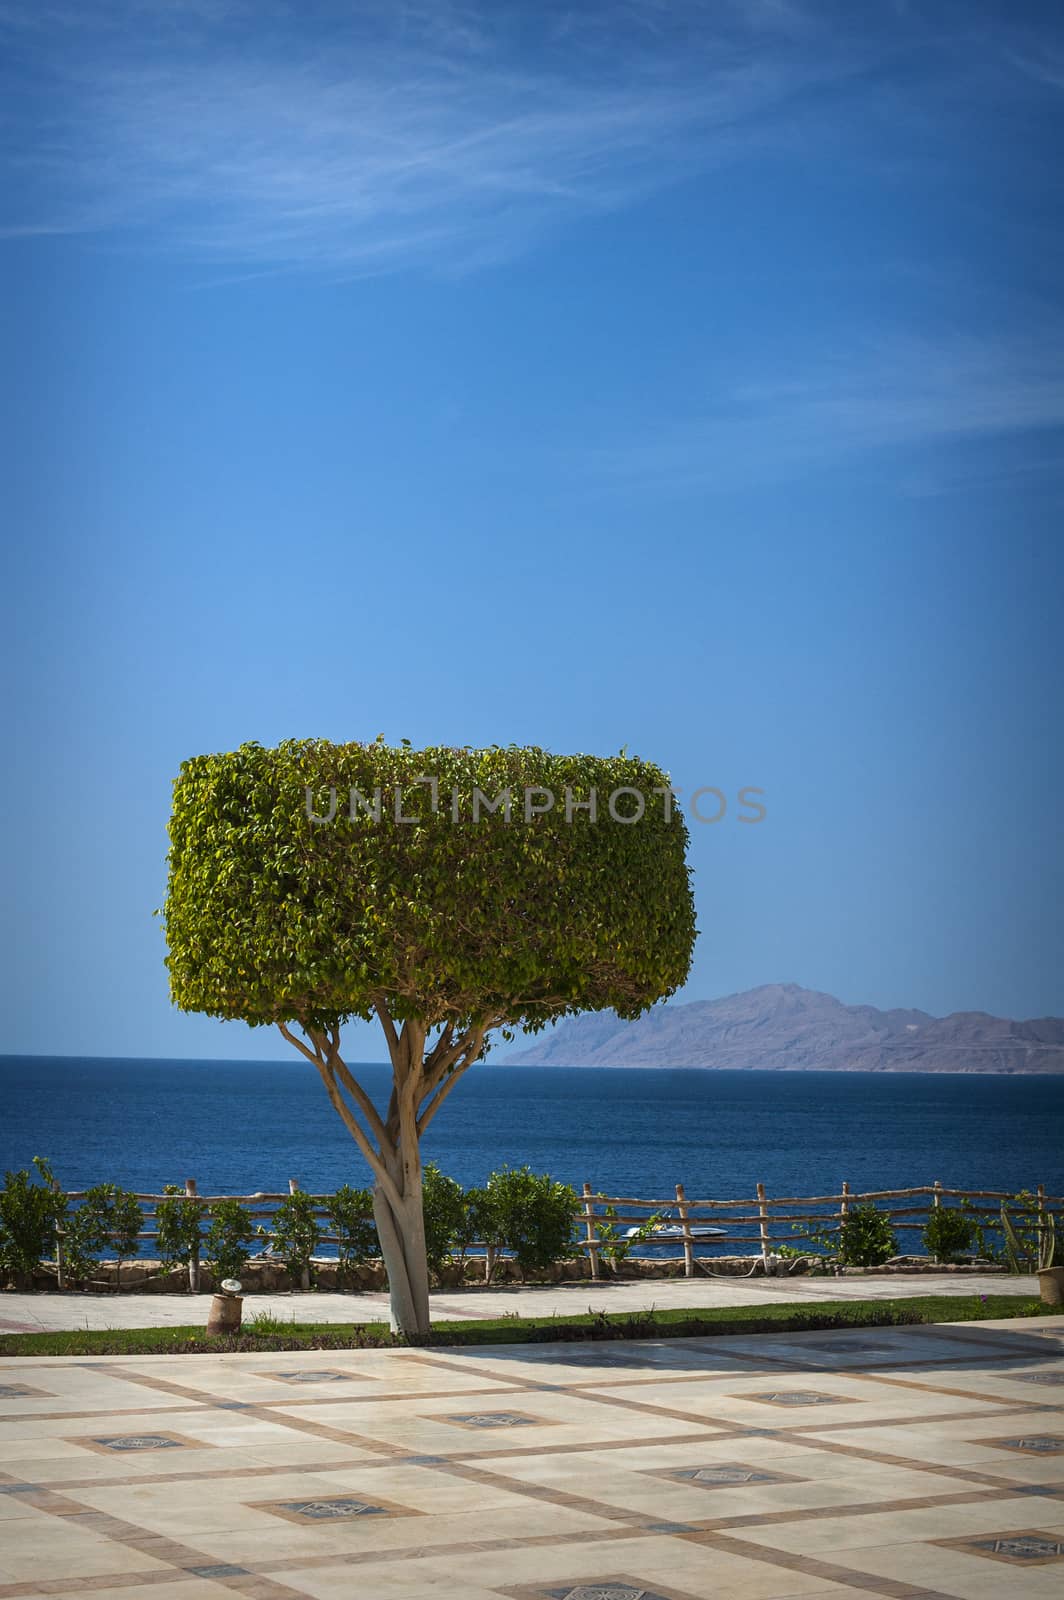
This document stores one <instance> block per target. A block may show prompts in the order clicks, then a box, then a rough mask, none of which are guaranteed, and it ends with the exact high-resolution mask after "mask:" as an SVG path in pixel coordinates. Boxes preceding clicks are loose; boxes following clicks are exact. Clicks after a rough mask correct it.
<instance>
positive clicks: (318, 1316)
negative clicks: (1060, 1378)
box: [0, 1272, 1038, 1333]
mask: <svg viewBox="0 0 1064 1600" xmlns="http://www.w3.org/2000/svg"><path fill="white" fill-rule="evenodd" d="M924 1294H948V1295H955V1294H1028V1295H1030V1296H1031V1298H1032V1299H1035V1300H1036V1299H1037V1298H1038V1279H1037V1278H1035V1277H1011V1276H1003V1275H1002V1274H1000V1273H993V1272H989V1273H986V1274H972V1275H971V1276H968V1275H964V1276H962V1275H960V1274H958V1273H947V1272H944V1273H941V1274H939V1273H910V1274H903V1273H898V1274H893V1273H892V1274H890V1275H888V1276H884V1277H879V1276H874V1277H843V1278H813V1277H801V1278H659V1279H655V1280H652V1281H650V1282H648V1281H647V1280H646V1279H642V1280H640V1281H639V1282H634V1283H600V1284H595V1285H591V1284H589V1283H574V1284H564V1283H563V1284H556V1285H547V1286H542V1287H537V1288H531V1289H520V1288H500V1289H452V1290H448V1291H447V1292H445V1293H441V1294H434V1295H433V1296H432V1297H431V1310H432V1319H433V1321H434V1322H440V1321H454V1320H459V1319H465V1318H474V1317H503V1316H508V1315H509V1316H514V1315H518V1316H523V1317H532V1316H535V1317H549V1316H559V1317H564V1316H574V1315H578V1314H579V1313H581V1312H585V1311H587V1310H588V1309H589V1308H590V1309H592V1310H595V1311H599V1310H606V1311H645V1310H646V1309H647V1308H648V1307H650V1306H656V1307H657V1308H658V1309H659V1310H663V1309H664V1308H665V1307H667V1306H684V1307H688V1306H748V1305H758V1304H762V1303H764V1302H766V1301H772V1302H775V1303H777V1304H778V1303H779V1302H781V1301H794V1302H796V1303H801V1302H803V1301H809V1300H883V1299H893V1298H896V1297H898V1296H900V1295H924ZM210 1303H211V1296H210V1295H209V1294H201V1295H181V1294H126V1295H113V1294H102V1295H101V1294H77V1293H70V1294H0V1333H34V1332H42V1331H48V1330H55V1331H59V1330H62V1329H71V1328H173V1327H188V1326H192V1327H195V1326H199V1327H203V1326H204V1325H205V1324H206V1321H207V1312H208V1310H209V1309H210ZM260 1312H269V1313H271V1314H272V1315H273V1316H277V1317H282V1318H284V1319H286V1320H290V1321H295V1322H387V1320H388V1296H387V1295H386V1294H256V1295H249V1296H248V1297H247V1299H246V1300H245V1302H244V1316H245V1319H247V1318H249V1317H253V1316H255V1315H257V1314H258V1313H260Z"/></svg>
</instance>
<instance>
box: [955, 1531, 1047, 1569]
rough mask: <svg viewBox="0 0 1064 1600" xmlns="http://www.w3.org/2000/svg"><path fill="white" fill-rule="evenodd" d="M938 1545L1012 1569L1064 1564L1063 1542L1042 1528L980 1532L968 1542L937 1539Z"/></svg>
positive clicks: (964, 1540) (967, 1539)
mask: <svg viewBox="0 0 1064 1600" xmlns="http://www.w3.org/2000/svg"><path fill="white" fill-rule="evenodd" d="M934 1543H935V1544H941V1545H945V1546H946V1547H947V1548H949V1549H953V1550H962V1551H970V1552H971V1553H972V1554H973V1555H978V1556H987V1557H989V1558H990V1559H991V1560H994V1561H1007V1562H1008V1563H1009V1564H1010V1565H1012V1566H1018V1567H1029V1566H1039V1567H1041V1566H1045V1565H1046V1564H1047V1563H1048V1562H1056V1561H1064V1539H1058V1538H1056V1537H1055V1536H1054V1535H1053V1534H1051V1533H1046V1532H1044V1531H1043V1530H1042V1529H1039V1528H1018V1529H1016V1530H1015V1531H1014V1532H1008V1533H980V1534H976V1535H975V1536H974V1537H969V1538H966V1539H936V1540H934Z"/></svg>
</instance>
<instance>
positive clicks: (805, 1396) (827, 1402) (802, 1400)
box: [730, 1389, 842, 1406]
mask: <svg viewBox="0 0 1064 1600" xmlns="http://www.w3.org/2000/svg"><path fill="white" fill-rule="evenodd" d="M730 1398H731V1399H732V1400H760V1401H761V1402H762V1403H763V1404H764V1405H766V1406H834V1405H839V1404H840V1403H841V1398H842V1397H841V1396H840V1395H837V1394H819V1393H818V1392H817V1391H816V1390H815V1389H767V1390H765V1391H764V1393H762V1394H734V1395H731V1396H730Z"/></svg>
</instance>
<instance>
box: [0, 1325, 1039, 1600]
mask: <svg viewBox="0 0 1064 1600" xmlns="http://www.w3.org/2000/svg"><path fill="white" fill-rule="evenodd" d="M1062 1402H1064V1317H1057V1318H1053V1319H1030V1320H1024V1321H1014V1322H1008V1323H992V1324H991V1323H982V1324H972V1323H965V1324H954V1325H942V1326H938V1327H922V1328H886V1329H863V1330H861V1331H860V1332H855V1333H852V1334H850V1333H834V1334H832V1333H824V1332H821V1333H817V1334H808V1335H805V1334H791V1335H762V1336H752V1337H744V1338H741V1339H739V1338H725V1339H708V1340H695V1339H692V1340H686V1341H682V1340H678V1341H662V1342H654V1341H646V1342H638V1343H616V1344H613V1343H611V1344H605V1345H591V1346H588V1345H576V1346H572V1345H569V1346H567V1345H563V1344H552V1345H538V1346H510V1347H505V1346H491V1347H481V1348H478V1349H470V1350H467V1351H463V1350H456V1349H448V1350H444V1349H434V1350H431V1351H423V1350H395V1351H370V1350H352V1351H349V1352H348V1351H336V1350H330V1351H327V1352H320V1351H319V1352H314V1351H307V1352H296V1353H292V1352H286V1353H283V1354H278V1355H266V1354H255V1355H238V1356H224V1355H219V1356H209V1355H202V1356H186V1357H174V1356H160V1357H137V1358H132V1357H130V1358H111V1357H94V1358H85V1359H81V1358H74V1357H70V1358H61V1359H53V1360H44V1359H36V1358H33V1359H14V1358H9V1359H6V1360H2V1361H0V1600H18V1597H22V1596H26V1597H30V1596H35V1595H43V1594H48V1595H59V1596H70V1597H71V1600H73V1597H74V1596H80V1595H83V1594H86V1593H91V1594H94V1595H97V1596H105V1597H107V1596H111V1595H112V1593H113V1595H114V1600H149V1597H151V1600H211V1597H213V1596H219V1595H221V1593H222V1592H223V1591H225V1590H228V1591H230V1592H232V1593H235V1594H240V1595H246V1596H249V1597H251V1600H297V1597H298V1600H304V1597H314V1600H332V1597H334V1596H335V1597H340V1596H344V1597H347V1596H358V1597H365V1600H378V1597H379V1600H420V1597H422V1596H424V1597H430V1600H499V1597H508V1600H710V1597H712V1600H784V1597H786V1596H795V1597H797V1596H802V1597H805V1600H828V1597H829V1596H833V1597H838V1600H844V1597H847V1596H853V1597H856V1596H864V1597H867V1596H869V1595H882V1596H890V1597H898V1600H902V1597H911V1600H916V1597H922V1600H934V1597H936V1596H952V1597H956V1600H969V1597H970V1600H998V1597H1005V1596H1007V1597H1010V1600H1011V1597H1013V1596H1017V1597H1022V1600H1026V1597H1028V1596H1029V1597H1031V1600H1041V1597H1045V1600H1050V1597H1053V1600H1057V1597H1059V1596H1060V1594H1061V1593H1062V1592H1064V1412H1062Z"/></svg>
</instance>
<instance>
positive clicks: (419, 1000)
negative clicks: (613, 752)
mask: <svg viewBox="0 0 1064 1600" xmlns="http://www.w3.org/2000/svg"><path fill="white" fill-rule="evenodd" d="M490 808H494V809H490ZM410 819H413V820H410ZM170 839H171V850H170V858H169V860H170V878H169V886H168V894H167V901H166V910H165V917H166V935H167V942H168V946H169V955H168V958H167V965H168V967H169V971H170V984H171V992H172V996H173V999H174V1001H175V1003H176V1004H177V1005H178V1006H180V1007H181V1008H182V1009H183V1010H186V1011H204V1012H207V1013H208V1014H209V1015H212V1016H217V1017H230V1018H240V1019H242V1020H243V1021H244V1022H247V1023H251V1024H252V1025H255V1024H262V1023H273V1022H280V1023H289V1022H298V1023H300V1024H302V1025H303V1026H304V1027H310V1028H312V1029H316V1030H325V1029H328V1030H330V1031H331V1030H335V1029H337V1028H338V1027H339V1025H340V1023H341V1022H343V1021H344V1020H345V1019H347V1018H350V1017H363V1018H368V1017H369V1016H370V1015H371V1014H372V1013H374V1012H380V1011H381V1010H382V1008H387V1011H388V1012H389V1013H390V1015H391V1017H392V1018H393V1019H394V1020H395V1021H397V1022H401V1021H403V1020H405V1019H410V1018H413V1019H417V1020H419V1021H420V1022H422V1023H424V1024H425V1025H426V1026H427V1027H429V1028H432V1027H434V1026H436V1025H437V1024H440V1023H443V1022H445V1021H448V1022H450V1023H461V1022H463V1021H469V1020H472V1019H487V1018H490V1019H491V1023H490V1025H498V1024H499V1023H512V1024H525V1025H529V1026H532V1027H537V1026H540V1025H542V1024H543V1023H544V1022H545V1021H547V1020H548V1019H549V1018H551V1017H555V1016H559V1015H561V1014H564V1013H565V1012H570V1011H585V1010H602V1009H606V1008H612V1009H613V1010H615V1011H616V1012H617V1013H618V1014H619V1015H620V1016H622V1017H626V1016H627V1017H630V1016H635V1015H638V1013H639V1012H641V1011H643V1010H645V1009H646V1007H647V1006H649V1005H651V1004H652V1003H653V1002H654V1001H655V1000H658V999H660V998H662V997H663V996H665V995H668V994H671V993H672V992H673V991H674V990H675V989H676V988H678V987H679V985H680V984H682V983H683V982H684V980H685V978H686V976H687V971H688V967H689V964H690V958H691V951H692V947H693V943H694V935H695V923H694V907H693V900H692V895H691V889H690V884H689V881H688V869H687V866H686V864H685V847H686V843H687V829H686V826H685V823H684V821H683V817H682V815H681V813H680V811H679V809H678V807H677V806H676V805H675V804H674V803H673V800H672V796H671V793H670V791H669V785H668V779H667V777H666V776H665V774H664V773H663V772H662V771H661V770H660V769H659V768H658V767H656V766H654V765H652V764H651V763H649V762H646V761H640V760H638V759H636V758H634V757H630V756H627V755H620V756H614V757H609V758H605V757H598V756H588V755H572V756H558V755H552V754H550V753H549V752H547V751H545V750H541V749H536V748H518V747H515V746H509V747H506V748H496V747H492V748H491V749H486V750H472V749H451V748H442V747H441V748H436V749H431V748H430V749H425V750H414V749H411V748H410V747H409V746H405V745H404V746H402V747H400V748H392V747H390V746H388V745H385V744H384V743H383V742H381V741H377V742H376V743H373V744H357V743H355V744H331V743H328V742H326V741H324V740H289V741H286V742H285V743H283V744H280V745H278V746H277V748H276V749H264V748H262V747H261V746H260V745H257V744H245V745H242V746H241V747H240V749H239V750H234V751H231V752H228V753H224V754H218V755H204V756H197V757H194V758H193V759H191V760H189V761H186V762H185V763H184V764H183V765H182V768H181V773H180V776H179V778H178V779H177V781H176V783H175V786H174V804H173V814H172V817H171V821H170Z"/></svg>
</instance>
